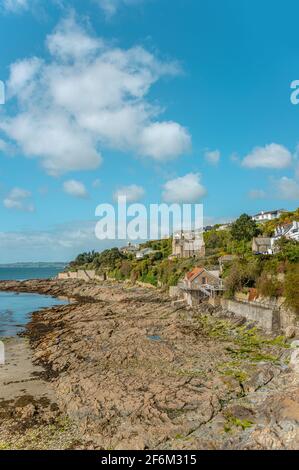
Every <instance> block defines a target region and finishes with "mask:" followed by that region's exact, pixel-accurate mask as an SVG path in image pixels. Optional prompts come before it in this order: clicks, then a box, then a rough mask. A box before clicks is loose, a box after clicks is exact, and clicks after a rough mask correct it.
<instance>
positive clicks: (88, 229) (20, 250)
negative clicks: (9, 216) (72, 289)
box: [0, 220, 124, 263]
mask: <svg viewBox="0 0 299 470" xmlns="http://www.w3.org/2000/svg"><path fill="white" fill-rule="evenodd" d="M95 224H96V221H84V220H82V221H77V222H71V223H67V224H63V225H58V226H56V227H54V228H52V229H51V230H48V231H30V232H29V231H18V232H1V231H0V258H1V262H3V263H6V262H7V263H9V262H18V261H65V260H71V259H74V258H75V257H76V256H77V254H78V253H80V252H83V251H90V250H93V249H95V250H98V251H101V250H103V249H106V248H111V247H112V246H115V245H117V243H115V241H111V240H104V241H99V240H97V238H96V236H95ZM123 243H124V242H123V241H120V242H119V244H120V245H123Z"/></svg>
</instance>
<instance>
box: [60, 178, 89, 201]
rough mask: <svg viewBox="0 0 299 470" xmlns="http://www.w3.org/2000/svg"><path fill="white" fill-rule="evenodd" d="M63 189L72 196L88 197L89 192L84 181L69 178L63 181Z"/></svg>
mask: <svg viewBox="0 0 299 470" xmlns="http://www.w3.org/2000/svg"><path fill="white" fill-rule="evenodd" d="M63 190H64V192H65V193H67V194H69V195H70V196H74V197H79V198H86V197H88V192H87V190H86V188H85V186H84V184H83V183H81V182H80V181H76V180H69V181H65V182H64V183H63Z"/></svg>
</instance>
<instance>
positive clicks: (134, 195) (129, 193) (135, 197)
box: [113, 184, 145, 202]
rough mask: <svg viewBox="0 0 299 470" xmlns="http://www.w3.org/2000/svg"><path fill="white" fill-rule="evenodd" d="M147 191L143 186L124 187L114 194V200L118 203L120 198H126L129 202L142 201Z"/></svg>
mask: <svg viewBox="0 0 299 470" xmlns="http://www.w3.org/2000/svg"><path fill="white" fill-rule="evenodd" d="M144 194H145V191H144V189H143V188H142V186H137V185H136V184H132V185H130V186H123V187H122V188H119V189H118V190H117V191H115V193H114V194H113V199H114V200H115V201H117V199H118V198H119V197H120V196H126V198H127V202H136V201H139V200H140V199H142V197H143V196H144Z"/></svg>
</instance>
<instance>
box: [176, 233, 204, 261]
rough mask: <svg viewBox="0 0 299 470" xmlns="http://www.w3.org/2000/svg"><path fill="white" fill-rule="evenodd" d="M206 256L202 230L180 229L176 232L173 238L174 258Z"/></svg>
mask: <svg viewBox="0 0 299 470" xmlns="http://www.w3.org/2000/svg"><path fill="white" fill-rule="evenodd" d="M204 256H205V243H204V240H203V234H202V231H180V232H176V233H175V234H174V236H173V240H172V255H171V257H172V258H174V257H176V258H195V257H204Z"/></svg>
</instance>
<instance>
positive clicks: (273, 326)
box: [221, 297, 299, 337]
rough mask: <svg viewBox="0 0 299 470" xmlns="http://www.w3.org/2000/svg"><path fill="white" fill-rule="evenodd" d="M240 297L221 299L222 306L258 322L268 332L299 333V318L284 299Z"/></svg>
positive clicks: (235, 313)
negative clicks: (254, 299)
mask: <svg viewBox="0 0 299 470" xmlns="http://www.w3.org/2000/svg"><path fill="white" fill-rule="evenodd" d="M239 299H240V297H238V300H235V299H234V300H227V299H221V306H222V307H223V308H224V309H225V310H227V311H228V312H229V313H232V314H234V315H237V316H240V317H244V318H246V319H247V320H248V321H253V322H255V323H257V325H259V326H260V327H261V328H263V329H264V330H265V331H266V332H268V333H279V332H281V333H284V334H286V335H287V336H290V337H291V336H298V335H299V319H298V317H297V315H296V313H295V312H293V311H291V310H288V309H286V308H285V307H284V306H283V300H282V299H278V300H277V301H273V300H270V299H261V301H260V302H259V301H253V302H249V301H245V300H242V301H241V300H239ZM267 300H268V301H267Z"/></svg>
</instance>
